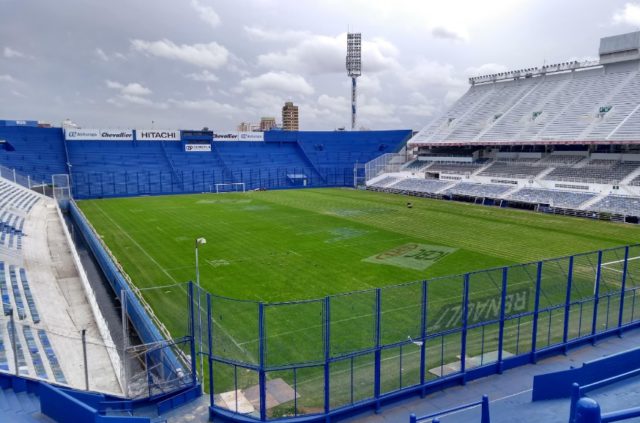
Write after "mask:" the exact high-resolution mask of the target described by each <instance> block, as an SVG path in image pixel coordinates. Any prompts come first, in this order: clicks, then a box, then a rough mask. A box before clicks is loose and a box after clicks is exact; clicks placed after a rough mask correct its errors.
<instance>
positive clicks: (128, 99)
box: [105, 80, 168, 109]
mask: <svg viewBox="0 0 640 423" xmlns="http://www.w3.org/2000/svg"><path fill="white" fill-rule="evenodd" d="M105 84H106V85H107V87H108V88H111V89H113V90H118V95H117V96H116V97H112V98H109V99H108V100H107V102H109V103H111V104H114V105H116V106H118V107H124V106H125V105H127V104H136V105H140V106H148V107H153V108H157V109H166V108H167V107H168V106H167V104H166V103H164V102H159V103H157V102H154V101H153V100H151V99H150V98H148V96H149V95H150V94H151V93H152V91H151V90H150V89H149V88H147V87H145V86H143V85H142V84H140V83H138V82H131V83H128V84H126V85H125V84H122V83H120V82H116V81H110V80H106V81H105Z"/></svg>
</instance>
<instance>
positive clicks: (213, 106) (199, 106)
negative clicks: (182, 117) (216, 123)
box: [168, 99, 239, 114]
mask: <svg viewBox="0 0 640 423" xmlns="http://www.w3.org/2000/svg"><path fill="white" fill-rule="evenodd" d="M168 102H169V103H170V104H171V105H173V106H176V107H179V108H181V109H186V110H196V111H203V112H207V113H212V114H216V113H225V114H230V113H236V112H238V111H239V109H238V108H237V107H235V106H232V105H231V104H228V103H219V102H217V101H215V100H210V99H204V100H175V99H170V100H169V101H168Z"/></svg>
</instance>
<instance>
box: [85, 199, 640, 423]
mask: <svg viewBox="0 0 640 423" xmlns="http://www.w3.org/2000/svg"><path fill="white" fill-rule="evenodd" d="M408 202H410V203H412V204H411V207H408V204H407V203H408ZM78 205H79V206H80V208H81V209H82V211H83V212H84V214H85V215H86V217H87V218H88V219H89V220H90V222H91V223H92V224H93V226H94V228H95V229H96V231H97V232H98V234H99V235H100V236H101V237H102V239H103V241H104V242H105V243H106V245H107V246H108V247H109V248H110V250H111V252H112V253H113V254H114V256H115V257H116V258H117V260H118V261H119V262H120V264H121V265H122V266H123V268H124V269H125V271H126V272H127V273H128V275H129V276H130V278H131V280H132V281H133V282H134V283H135V285H136V286H137V287H138V288H140V289H142V290H143V295H144V296H145V299H146V300H147V301H148V302H149V304H150V305H151V307H152V308H153V309H154V311H155V313H156V315H157V316H158V317H159V318H160V319H161V320H162V321H163V323H164V324H165V325H166V326H167V328H169V330H170V331H171V332H172V333H174V334H175V335H176V336H181V335H184V327H185V320H186V313H185V311H186V302H185V301H184V285H179V284H182V283H184V282H186V281H189V280H195V252H194V247H195V239H196V238H199V237H204V238H206V240H207V243H206V244H205V245H201V246H200V247H199V264H200V266H199V267H200V282H201V285H202V287H203V288H204V289H205V290H206V291H208V292H211V293H213V294H215V295H216V296H220V297H227V298H230V299H238V300H250V301H233V300H227V299H225V298H218V299H217V300H215V301H214V304H213V309H214V312H213V319H214V324H215V325H217V327H219V328H220V329H222V330H219V331H216V330H215V328H214V354H215V355H217V356H219V357H224V358H227V359H229V360H232V361H237V362H244V363H257V360H258V358H257V357H258V355H259V351H258V328H257V305H256V303H254V302H253V301H261V302H264V303H268V304H273V303H280V302H287V301H295V300H313V299H320V300H318V301H307V302H303V303H297V304H292V305H287V306H267V307H266V308H265V321H266V327H267V329H266V334H265V338H266V339H267V341H266V342H267V346H266V351H265V354H266V359H265V360H266V365H267V366H272V367H273V368H282V366H287V365H290V364H293V363H321V362H322V361H323V360H324V347H323V345H324V344H323V342H324V338H323V337H324V336H325V332H323V330H324V329H323V319H324V317H323V316H324V313H326V312H327V311H326V309H325V306H324V302H323V301H322V300H321V299H322V298H324V297H325V296H327V295H334V294H342V293H351V294H349V295H338V296H334V297H332V299H331V318H330V329H331V339H330V344H331V346H330V354H331V356H332V357H340V356H341V355H344V354H349V353H352V352H354V351H366V350H368V349H370V348H372V347H374V344H375V343H376V342H378V343H379V344H380V345H394V344H397V343H402V342H406V341H407V339H408V337H409V336H411V337H412V338H419V337H420V336H421V333H420V332H421V325H422V322H421V317H420V316H421V314H420V313H421V304H422V296H421V290H422V283H416V284H405V285H401V286H397V287H395V288H391V286H392V285H398V284H402V283H405V282H411V281H422V280H425V279H434V278H438V279H436V280H433V281H432V282H429V288H428V289H429V297H428V302H427V312H426V316H425V318H426V319H427V320H428V321H429V322H430V323H429V325H430V326H429V325H428V327H429V328H431V332H436V331H437V330H445V331H449V332H448V333H447V334H446V335H443V336H441V337H440V338H438V339H433V340H431V341H428V342H427V346H426V348H427V361H428V365H427V368H430V369H433V368H437V367H438V366H440V368H441V369H442V368H443V367H442V365H443V364H445V363H448V362H450V361H452V360H454V361H455V360H456V355H457V354H458V355H459V353H460V351H459V344H460V336H461V335H460V333H459V331H457V329H459V327H460V322H459V316H457V317H456V315H455V312H454V311H452V310H453V309H452V308H451V305H456V304H457V305H459V304H460V302H461V298H462V292H463V283H462V282H463V280H462V278H461V277H459V276H455V277H450V278H449V277H444V276H446V275H459V274H462V273H466V272H473V271H478V270H482V269H488V268H497V267H501V266H508V265H514V264H518V263H527V262H534V261H537V260H542V259H547V258H554V257H561V256H567V255H572V254H576V253H582V252H588V251H595V250H599V249H606V248H612V247H617V246H621V245H629V244H636V243H637V242H638V240H640V228H639V227H636V226H633V225H623V224H615V223H610V222H600V221H594V220H586V219H579V218H571V217H563V216H554V215H544V214H537V213H532V212H527V211H520V210H511V209H499V208H494V207H484V206H477V205H472V204H465V203H456V202H446V201H438V200H430V199H422V198H413V197H405V196H400V195H394V194H385V193H378V192H369V191H356V190H351V189H304V190H281V191H262V192H247V193H233V194H231V193H229V194H199V195H181V196H162V197H139V198H120V199H100V200H87V201H79V202H78ZM634 248H635V249H634V250H633V258H634V259H635V258H636V257H635V256H640V249H638V248H637V247H634ZM621 258H623V256H621V253H620V250H616V251H615V252H611V253H607V254H606V255H605V256H604V257H603V262H605V263H609V264H608V267H605V269H606V271H603V274H602V275H601V288H600V289H601V292H607V291H615V290H616V289H618V290H619V287H620V281H619V279H620V276H619V275H620V274H621V270H620V269H621V268H620V263H621V262H622V261H623V260H621ZM595 261H596V255H593V254H592V255H587V256H584V257H579V258H576V260H575V263H574V268H573V286H572V292H571V299H572V301H573V300H580V299H582V298H589V297H592V296H593V287H594V278H595V270H594V266H595V264H596V263H595ZM632 263H633V264H632ZM629 264H630V268H629V276H630V277H629V282H628V283H629V284H631V282H633V281H635V280H636V279H634V278H637V279H640V260H635V261H633V262H629ZM568 273H569V270H568V263H567V261H566V260H560V261H557V262H550V263H549V264H548V265H547V264H545V266H544V272H543V275H542V277H541V279H542V285H541V290H542V291H543V292H542V296H541V300H540V301H541V304H540V307H541V309H542V308H545V307H548V308H549V311H548V313H541V316H540V322H539V324H540V326H541V327H542V328H543V329H544V330H542V332H541V336H540V337H541V338H543V336H542V334H543V332H544V331H547V332H546V333H545V334H544V338H545V339H544V343H545V344H546V345H551V344H553V343H554V342H557V341H558V337H560V338H562V326H563V322H564V320H563V316H562V313H563V311H562V310H560V309H553V307H555V306H556V305H558V304H563V303H564V301H565V297H566V286H567V275H568ZM535 274H536V264H535V263H534V264H531V265H528V266H521V267H515V268H513V269H510V271H509V285H508V286H509V292H510V293H511V294H513V295H514V297H513V299H511V300H513V304H516V303H520V306H521V309H518V310H516V309H515V305H514V310H513V315H514V316H515V314H516V312H531V310H532V307H533V305H532V303H533V299H532V292H533V291H534V290H535V278H536V277H535ZM501 281H502V269H496V270H495V271H492V272H486V273H481V274H479V275H478V276H473V277H471V278H470V282H469V285H470V286H469V304H473V305H474V306H476V310H480V309H481V306H482V307H485V308H484V309H486V310H487V311H488V310H489V309H490V308H491V307H494V309H495V307H496V304H499V302H498V303H495V301H494V303H495V304H494V303H492V302H491V301H493V300H494V299H496V298H498V299H499V297H500V291H501ZM634 283H635V282H634ZM637 283H638V284H640V280H637ZM154 287H163V288H161V289H152V288H154ZM384 287H389V288H387V289H385V290H384V291H383V294H382V295H381V297H382V298H381V299H380V298H378V299H376V294H375V290H372V289H373V288H384ZM181 290H182V292H181ZM355 291H361V292H355ZM511 300H509V301H511ZM376 301H379V304H380V308H381V310H382V311H381V314H383V316H382V317H381V319H382V324H381V325H380V326H381V327H380V334H379V335H376V333H375V332H376V328H375V307H376ZM483 304H484V305H483ZM492 304H493V305H492ZM611 307H612V308H609V305H607V312H606V313H603V314H606V315H607V316H609V314H610V315H611V316H612V317H613V316H614V314H615V313H616V311H615V310H617V309H616V308H615V304H614V305H613V306H611ZM495 310H497V309H495ZM495 310H494V311H495ZM627 311H629V309H627ZM590 312H591V314H593V302H588V301H585V302H584V303H580V305H579V307H577V306H575V307H573V306H572V308H571V313H570V314H571V323H570V326H571V328H570V329H569V332H570V333H569V335H570V336H573V335H575V336H582V335H583V334H584V331H585V330H587V329H590V325H591V320H590V319H586V318H585V319H583V314H584V315H585V316H586V315H588V314H589V313H590ZM478 313H480V312H479V311H477V312H476V314H477V315H479V316H480V317H479V318H478V319H479V320H477V321H475V322H471V320H472V318H471V317H470V323H477V322H479V321H481V320H482V319H483V316H484V318H485V320H487V321H490V320H492V319H495V317H496V316H495V313H494V315H491V313H488V312H487V313H485V314H484V315H480V314H482V313H480V314H478ZM509 313H511V310H508V311H507V314H509ZM577 313H579V318H578V314H577ZM574 314H575V319H574V318H573V316H574ZM630 318H632V319H633V317H630ZM205 319H206V317H205ZM545 319H546V320H545ZM603 321H604V320H603ZM606 321H607V323H606V324H607V325H608V324H609V323H608V322H609V319H608V318H607V319H606ZM603 324H604V323H603ZM587 326H589V327H588V328H587ZM527 327H528V329H527ZM547 328H548V330H547ZM476 329H477V330H469V335H468V340H467V342H468V351H467V352H468V354H469V355H473V354H478V353H480V354H481V355H482V354H484V353H486V352H488V351H495V350H496V348H497V342H498V324H497V323H492V324H490V325H486V326H481V327H480V326H479V327H477V328H476ZM530 329H531V316H527V317H524V318H519V317H518V319H517V321H516V320H515V318H514V320H510V321H509V324H506V325H505V328H504V331H505V332H504V335H505V343H504V345H505V350H508V351H509V352H510V353H513V354H516V355H517V354H518V353H522V352H523V351H526V350H527V348H530V346H531V330H530ZM428 330H429V329H428ZM480 330H481V331H482V332H481V333H480ZM451 331H453V332H451ZM525 333H526V335H525ZM376 336H378V339H376ZM429 342H431V343H429ZM538 342H540V340H539V341H538ZM399 348H400V349H399V350H398V349H397V348H395V347H394V348H388V349H385V350H383V356H382V361H383V363H382V369H381V371H382V373H383V376H384V374H387V377H384V384H383V386H382V389H383V390H384V391H388V392H390V391H392V390H394V389H398V386H399V387H403V386H411V384H415V383H416V381H419V379H420V378H419V358H420V348H418V347H416V346H415V345H413V344H411V343H409V344H408V345H404V350H403V346H400V347H399ZM432 352H433V353H432ZM371 357H372V356H371V354H364V355H360V356H358V357H357V358H356V361H357V362H356V364H355V367H354V362H353V360H354V358H353V357H351V362H350V366H351V367H350V370H349V366H348V364H347V363H341V362H336V363H334V364H333V365H332V370H331V372H332V379H331V380H332V386H331V387H330V389H331V391H332V395H331V398H332V399H331V401H332V404H331V405H332V407H333V406H334V405H335V406H340V405H344V404H346V403H348V400H346V399H345V398H346V397H347V396H349V395H351V397H350V398H351V401H354V395H353V392H354V389H361V390H364V391H362V392H361V391H358V392H356V394H355V400H358V398H361V399H363V398H368V397H370V393H369V392H368V389H370V387H371V386H370V385H371V381H370V379H369V377H370V372H369V370H371V366H372V364H371ZM399 357H401V358H400V367H399V369H400V370H399V372H400V380H398V374H397V373H398V371H397V370H394V369H395V368H396V367H397V361H398V358H399ZM402 357H404V363H403V361H402V360H403V358H402ZM458 360H459V357H458ZM359 362H360V364H358V363H359ZM341 366H342V367H344V368H342V367H341ZM354 369H356V370H354ZM358 369H360V370H358ZM367 369H369V370H367ZM303 370H304V371H303ZM321 370H322V369H321V367H313V366H310V367H305V368H304V369H300V370H298V373H297V375H294V376H292V375H291V374H290V373H291V372H290V371H288V370H278V371H274V372H272V374H270V375H269V377H270V378H272V379H282V380H284V381H286V382H287V383H289V384H292V383H293V382H292V381H294V380H297V382H295V383H297V384H299V385H300V386H299V387H298V393H301V392H302V394H301V399H300V400H299V401H298V404H297V407H302V408H304V407H306V409H307V410H313V409H317V407H319V406H320V405H319V404H320V403H321V398H322V389H323V388H322V386H320V385H319V384H318V381H322V371H321ZM334 372H335V374H334ZM385 372H386V373H385ZM214 373H216V375H217V380H219V381H222V385H223V386H222V387H219V389H221V390H222V391H219V392H223V391H225V390H233V389H234V386H233V383H236V386H235V387H237V388H239V389H240V388H242V387H245V388H246V387H250V386H253V385H255V383H257V376H256V374H255V372H249V371H248V370H247V372H246V373H245V372H243V373H242V377H241V379H242V380H241V381H240V382H238V381H237V379H238V377H237V376H234V370H233V369H232V368H231V367H229V368H227V367H224V366H223V365H222V364H221V365H220V366H219V367H218V368H217V369H216V370H215V372H214ZM429 376H430V377H435V376H434V372H431V374H430V375H429ZM436 376H437V375H436ZM440 376H442V373H441V374H440ZM403 377H404V380H403ZM342 379H344V380H342ZM234 380H235V382H232V381H234ZM341 380H342V382H340V381H341ZM354 380H355V386H356V388H354ZM238 384H239V385H242V386H238ZM333 384H335V386H334V385H333ZM358 386H359V387H360V388H358ZM305 387H306V390H305ZM336 398H338V399H336ZM341 399H342V400H341ZM302 408H301V409H302ZM279 412H281V413H286V412H288V411H282V410H280V411H279ZM289 412H290V411H289ZM296 412H298V411H296ZM274 413H275V414H274V415H276V414H277V413H276V412H274Z"/></svg>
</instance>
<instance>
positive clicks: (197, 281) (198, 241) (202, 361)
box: [193, 237, 207, 378]
mask: <svg viewBox="0 0 640 423" xmlns="http://www.w3.org/2000/svg"><path fill="white" fill-rule="evenodd" d="M206 243H207V240H206V239H205V238H202V237H199V238H196V286H197V287H198V325H199V332H200V375H201V376H202V377H203V378H204V358H203V357H204V356H203V354H202V308H201V307H200V297H202V294H201V291H200V267H199V266H198V246H199V245H204V244H206ZM193 342H195V339H194V340H193Z"/></svg>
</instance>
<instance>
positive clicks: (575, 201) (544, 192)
mask: <svg viewBox="0 0 640 423" xmlns="http://www.w3.org/2000/svg"><path fill="white" fill-rule="evenodd" d="M595 195H596V194H593V193H589V192H571V191H557V190H550V189H539V188H523V189H521V190H518V191H516V192H514V193H512V194H511V195H509V196H508V199H510V200H514V201H522V202H525V203H533V204H549V205H551V206H553V207H562V208H569V209H577V208H579V207H580V205H582V204H583V203H585V202H587V201H588V200H591V199H592V198H593V197H595Z"/></svg>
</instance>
